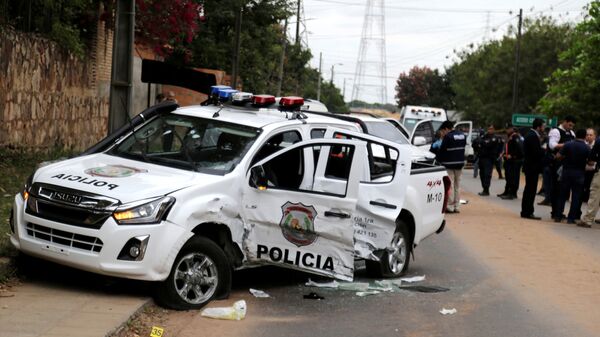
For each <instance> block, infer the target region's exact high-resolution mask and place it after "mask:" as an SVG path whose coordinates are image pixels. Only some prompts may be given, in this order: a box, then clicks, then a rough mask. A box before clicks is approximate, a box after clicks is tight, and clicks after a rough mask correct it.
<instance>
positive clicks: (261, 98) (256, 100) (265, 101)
mask: <svg viewBox="0 0 600 337" xmlns="http://www.w3.org/2000/svg"><path fill="white" fill-rule="evenodd" d="M273 103H275V96H272V95H254V97H253V98H252V104H253V105H256V106H267V105H270V104H273Z"/></svg>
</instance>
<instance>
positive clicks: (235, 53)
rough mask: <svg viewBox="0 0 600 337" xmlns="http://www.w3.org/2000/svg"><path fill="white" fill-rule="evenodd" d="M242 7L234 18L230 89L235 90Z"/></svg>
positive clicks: (238, 62) (238, 61)
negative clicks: (233, 48)
mask: <svg viewBox="0 0 600 337" xmlns="http://www.w3.org/2000/svg"><path fill="white" fill-rule="evenodd" d="M243 9H244V8H243V7H240V10H239V12H237V14H236V16H235V50H234V51H233V62H232V63H233V69H232V70H231V87H232V88H233V89H237V78H238V75H239V74H238V73H239V64H240V46H241V41H240V34H241V31H242V11H243Z"/></svg>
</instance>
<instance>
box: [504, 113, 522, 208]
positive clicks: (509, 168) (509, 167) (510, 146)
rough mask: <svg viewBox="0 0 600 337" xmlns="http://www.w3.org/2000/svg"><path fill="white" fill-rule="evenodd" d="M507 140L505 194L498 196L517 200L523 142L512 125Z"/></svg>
mask: <svg viewBox="0 0 600 337" xmlns="http://www.w3.org/2000/svg"><path fill="white" fill-rule="evenodd" d="M506 135H507V140H506V143H504V151H503V152H504V172H505V173H506V174H505V175H506V185H505V187H504V193H502V194H500V195H498V196H499V197H500V198H502V199H509V200H512V199H516V198H517V191H518V190H519V182H520V180H521V179H520V178H521V166H523V142H522V140H521V135H520V134H519V133H518V132H515V128H514V127H513V126H512V124H508V125H507V126H506Z"/></svg>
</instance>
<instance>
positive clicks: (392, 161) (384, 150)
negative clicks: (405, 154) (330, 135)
mask: <svg viewBox="0 0 600 337" xmlns="http://www.w3.org/2000/svg"><path fill="white" fill-rule="evenodd" d="M334 138H343V139H358V140H361V141H363V142H366V143H367V153H368V156H369V158H368V162H369V171H370V176H369V177H368V178H367V177H365V178H366V179H367V181H368V182H377V183H385V182H390V181H392V180H393V179H394V174H395V173H396V162H397V161H398V157H399V153H398V151H397V150H396V149H395V148H393V147H390V146H387V145H384V144H381V143H376V142H373V141H370V140H367V139H363V138H360V137H349V136H348V135H345V134H340V133H334Z"/></svg>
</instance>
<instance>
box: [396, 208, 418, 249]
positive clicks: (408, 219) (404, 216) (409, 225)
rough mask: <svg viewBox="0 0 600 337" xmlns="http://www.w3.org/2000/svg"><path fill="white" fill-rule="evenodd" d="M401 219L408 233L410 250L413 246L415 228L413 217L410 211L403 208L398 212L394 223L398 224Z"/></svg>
mask: <svg viewBox="0 0 600 337" xmlns="http://www.w3.org/2000/svg"><path fill="white" fill-rule="evenodd" d="M400 221H402V222H403V223H404V224H405V225H406V229H407V230H408V235H409V239H410V243H411V246H412V247H411V251H412V248H413V247H414V246H415V234H416V228H415V217H414V216H413V215H412V213H411V212H410V211H408V210H406V209H403V210H402V211H401V212H400V215H398V218H397V219H396V225H398V223H399V222H400Z"/></svg>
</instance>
